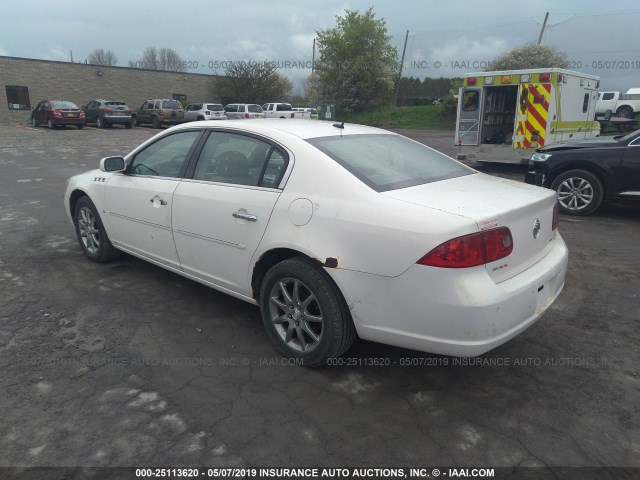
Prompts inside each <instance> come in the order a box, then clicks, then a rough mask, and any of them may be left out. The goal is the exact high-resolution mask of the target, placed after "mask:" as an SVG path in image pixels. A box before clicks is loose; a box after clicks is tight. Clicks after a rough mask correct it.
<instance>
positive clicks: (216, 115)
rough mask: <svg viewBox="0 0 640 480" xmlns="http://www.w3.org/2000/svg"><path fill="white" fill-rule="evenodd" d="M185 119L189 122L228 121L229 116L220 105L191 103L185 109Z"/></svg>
mask: <svg viewBox="0 0 640 480" xmlns="http://www.w3.org/2000/svg"><path fill="white" fill-rule="evenodd" d="M184 119H185V121H187V122H193V121H194V120H226V119H227V114H226V113H225V111H224V107H223V106H222V105H221V104H219V103H207V102H205V103H190V104H189V105H187V106H186V108H185V109H184Z"/></svg>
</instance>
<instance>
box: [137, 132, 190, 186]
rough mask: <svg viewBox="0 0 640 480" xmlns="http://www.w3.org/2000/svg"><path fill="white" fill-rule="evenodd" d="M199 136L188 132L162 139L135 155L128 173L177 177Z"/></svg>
mask: <svg viewBox="0 0 640 480" xmlns="http://www.w3.org/2000/svg"><path fill="white" fill-rule="evenodd" d="M199 135H200V132H199V131H190V132H180V133H174V134H173V135H167V136H166V137H162V138H161V139H159V140H158V141H156V142H154V143H152V144H151V145H149V146H148V147H147V148H145V149H144V150H142V151H141V152H139V153H137V154H136V156H135V157H134V158H133V161H132V162H131V166H130V168H129V171H130V173H132V174H134V175H149V176H154V177H171V178H177V177H179V176H180V172H181V171H182V167H183V165H184V162H185V160H186V159H187V156H188V154H189V151H190V150H191V147H192V146H193V144H194V142H195V140H196V138H198V136H199Z"/></svg>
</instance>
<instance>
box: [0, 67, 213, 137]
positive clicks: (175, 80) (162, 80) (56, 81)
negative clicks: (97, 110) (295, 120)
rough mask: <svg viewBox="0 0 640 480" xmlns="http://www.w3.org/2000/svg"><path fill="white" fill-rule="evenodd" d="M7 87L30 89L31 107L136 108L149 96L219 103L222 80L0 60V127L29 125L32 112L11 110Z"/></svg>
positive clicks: (114, 68) (153, 71)
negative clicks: (64, 103) (95, 103)
mask: <svg viewBox="0 0 640 480" xmlns="http://www.w3.org/2000/svg"><path fill="white" fill-rule="evenodd" d="M99 72H100V73H101V74H100V73H99ZM7 85H11V86H23V87H28V89H29V101H30V104H31V107H32V108H33V107H35V106H36V105H37V104H38V102H40V101H41V100H71V101H72V102H74V103H76V104H77V105H78V106H81V105H83V104H86V103H87V102H89V101H90V100H92V99H94V98H107V99H116V100H124V101H125V102H126V103H127V104H128V105H129V106H130V107H132V108H137V107H139V106H140V105H141V104H142V102H143V101H145V100H147V99H149V98H173V95H174V94H181V95H186V97H187V100H188V101H189V102H197V101H214V102H221V98H222V97H223V96H224V92H222V91H221V90H220V88H219V87H220V85H221V81H220V77H218V76H214V75H203V74H197V73H184V72H163V71H155V70H140V69H136V68H127V67H101V66H97V65H87V64H82V63H66V62H55V61H49V60H33V59H26V58H15V57H3V56H0V98H1V99H2V102H0V125H10V124H17V123H28V122H29V118H30V115H31V112H30V110H10V109H9V103H8V99H7V93H6V89H5V87H6V86H7Z"/></svg>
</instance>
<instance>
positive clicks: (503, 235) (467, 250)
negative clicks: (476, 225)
mask: <svg viewBox="0 0 640 480" xmlns="http://www.w3.org/2000/svg"><path fill="white" fill-rule="evenodd" d="M512 251H513V238H512V237H511V232H510V231H509V229H508V228H507V227H500V228H495V229H493V230H487V231H485V232H478V233H472V234H471V235H464V236H462V237H457V238H454V239H451V240H449V241H447V242H444V243H443V244H441V245H438V246H437V247H436V248H434V249H433V250H431V251H430V252H429V253H427V254H426V255H425V256H424V257H422V258H421V259H420V260H418V263H419V264H420V265H427V266H430V267H441V268H468V267H476V266H478V265H484V264H485V263H491V262H495V261H496V260H499V259H501V258H504V257H506V256H508V255H510V254H511V252H512Z"/></svg>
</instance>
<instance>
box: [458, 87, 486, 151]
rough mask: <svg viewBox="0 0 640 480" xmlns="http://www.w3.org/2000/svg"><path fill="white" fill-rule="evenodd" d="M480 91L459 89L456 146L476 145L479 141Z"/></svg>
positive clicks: (478, 89)
mask: <svg viewBox="0 0 640 480" xmlns="http://www.w3.org/2000/svg"><path fill="white" fill-rule="evenodd" d="M481 100H482V89H480V88H461V89H460V97H459V98H458V125H457V126H456V145H478V143H479V139H480V118H481V113H482V112H481V107H482V101H481Z"/></svg>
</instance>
